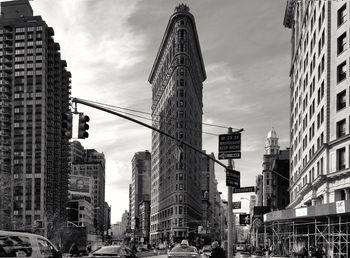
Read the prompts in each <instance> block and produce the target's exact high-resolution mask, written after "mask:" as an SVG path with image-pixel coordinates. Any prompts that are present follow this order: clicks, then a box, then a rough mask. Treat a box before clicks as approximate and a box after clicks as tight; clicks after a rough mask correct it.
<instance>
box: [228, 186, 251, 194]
mask: <svg viewBox="0 0 350 258" xmlns="http://www.w3.org/2000/svg"><path fill="white" fill-rule="evenodd" d="M248 192H255V187H254V186H247V187H241V188H235V189H233V193H248Z"/></svg>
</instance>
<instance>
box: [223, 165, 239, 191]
mask: <svg viewBox="0 0 350 258" xmlns="http://www.w3.org/2000/svg"><path fill="white" fill-rule="evenodd" d="M226 186H232V187H235V188H240V186H241V173H240V172H239V171H237V170H233V169H228V168H227V169H226Z"/></svg>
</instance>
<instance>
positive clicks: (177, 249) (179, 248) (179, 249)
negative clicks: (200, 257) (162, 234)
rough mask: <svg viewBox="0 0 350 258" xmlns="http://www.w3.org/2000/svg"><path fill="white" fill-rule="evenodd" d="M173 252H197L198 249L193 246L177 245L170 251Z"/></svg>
mask: <svg viewBox="0 0 350 258" xmlns="http://www.w3.org/2000/svg"><path fill="white" fill-rule="evenodd" d="M170 252H171V253H193V252H194V253H196V252H197V249H196V248H195V247H193V246H181V245H179V246H175V247H174V248H173V249H171V251H170Z"/></svg>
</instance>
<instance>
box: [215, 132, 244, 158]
mask: <svg viewBox="0 0 350 258" xmlns="http://www.w3.org/2000/svg"><path fill="white" fill-rule="evenodd" d="M218 157H219V159H240V158H241V133H229V134H220V135H219V155H218Z"/></svg>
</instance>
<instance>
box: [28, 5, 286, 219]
mask: <svg viewBox="0 0 350 258" xmlns="http://www.w3.org/2000/svg"><path fill="white" fill-rule="evenodd" d="M183 2H184V3H187V4H188V5H189V6H190V8H191V12H192V13H193V14H194V16H195V19H196V24H197V30H198V33H199V40H200V44H201V48H202V55H203V59H204V63H205V67H206V71H207V80H206V81H205V82H204V83H203V112H204V116H203V121H204V122H206V123H210V124H216V125H227V126H232V127H234V128H242V127H243V128H244V129H245V131H244V132H243V133H242V149H243V151H242V159H241V160H237V161H236V162H235V163H236V168H237V169H238V170H240V171H241V173H242V177H241V178H242V185H243V186H245V185H252V184H254V182H255V176H256V175H257V174H258V173H260V172H261V164H262V155H263V154H264V146H265V139H266V135H267V132H268V131H269V130H270V128H271V127H272V126H274V127H275V128H276V131H277V133H278V135H279V136H280V138H281V139H280V145H282V144H283V145H282V146H286V145H288V135H289V134H288V125H289V122H288V121H289V119H288V117H289V104H288V103H289V98H288V94H289V86H288V85H289V77H288V69H289V63H290V59H289V51H290V50H289V37H290V36H289V33H290V32H289V31H288V30H286V29H285V28H284V27H283V25H282V20H283V15H284V8H285V3H284V2H283V1H276V0H264V4H261V0H235V1H232V0H218V1H212V0H191V1H189V0H184V1H183ZM178 4H179V3H178V2H177V1H175V0H171V1H164V0H152V1H148V0H133V1H130V0H118V1H115V0H104V1H102V0H98V1H96V0H74V1H72V0H60V1H54V0H40V1H32V2H31V5H32V6H33V10H34V13H35V14H36V15H41V16H42V18H43V19H44V20H45V21H46V23H47V24H48V25H49V26H52V27H53V28H54V30H55V40H56V41H57V42H59V43H60V45H61V53H62V57H63V58H64V59H66V60H67V63H68V70H70V71H71V72H72V93H73V96H75V97H79V98H83V99H89V100H93V101H98V102H103V103H107V104H112V105H116V106H121V107H126V108H134V109H139V110H142V111H147V112H150V111H151V110H150V109H151V97H152V88H151V85H150V84H149V83H148V81H147V79H148V76H149V73H150V71H151V68H152V65H153V62H154V59H155V56H156V54H157V51H158V48H159V46H160V43H161V40H162V37H163V33H164V31H165V28H166V25H167V23H168V21H169V17H170V16H171V14H172V13H173V10H174V7H175V6H176V5H178ZM257 7H259V8H257ZM252 17H253V18H252ZM78 111H79V112H85V113H86V114H88V115H89V116H90V118H91V122H90V130H89V131H90V137H89V138H88V139H86V140H84V141H82V143H83V145H84V147H86V148H94V149H96V150H98V151H99V152H104V153H105V155H106V159H107V166H106V178H107V180H106V200H107V201H108V202H109V203H110V204H111V205H112V222H115V221H117V220H120V218H121V214H122V213H123V212H124V210H125V209H128V184H129V183H130V182H131V159H132V156H133V154H134V153H135V152H137V151H143V150H145V149H150V148H151V131H150V130H149V129H146V128H143V127H141V126H138V125H136V124H133V123H131V122H128V121H125V120H123V119H121V118H116V117H114V116H112V115H109V114H105V113H103V112H101V111H98V110H94V109H93V108H89V107H85V106H83V105H78ZM203 131H208V132H211V133H214V134H221V133H226V132H227V129H225V128H216V127H210V126H205V125H203ZM203 149H206V150H207V152H209V153H210V152H214V153H215V154H216V155H217V136H212V135H203ZM216 168H217V171H216V174H217V178H218V182H219V190H220V191H223V192H224V191H226V189H227V188H226V186H225V179H224V175H225V173H224V171H223V168H221V167H219V166H217V167H216ZM115 196H118V200H116V198H115ZM225 196H227V195H225Z"/></svg>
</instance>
